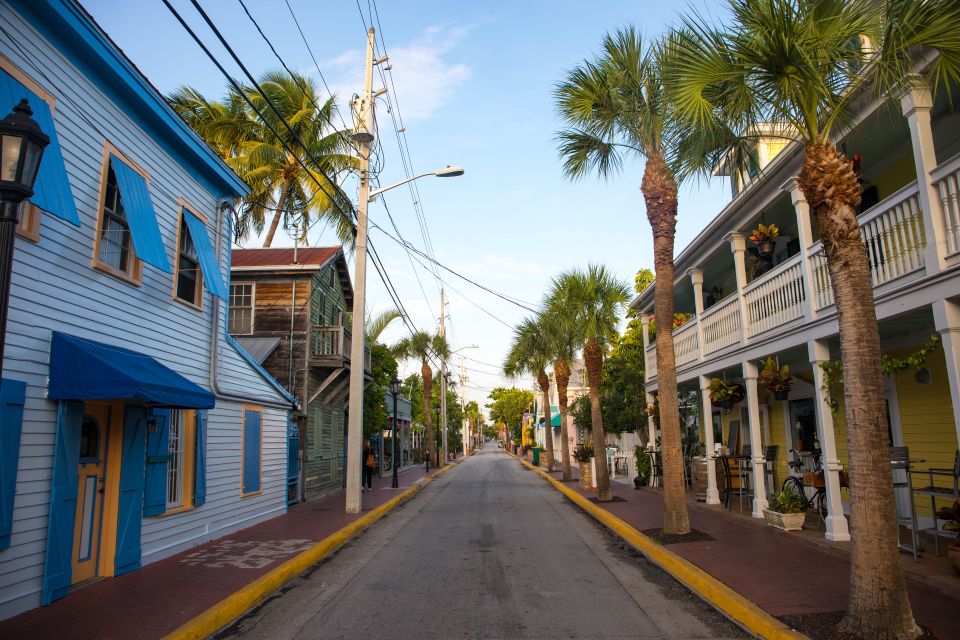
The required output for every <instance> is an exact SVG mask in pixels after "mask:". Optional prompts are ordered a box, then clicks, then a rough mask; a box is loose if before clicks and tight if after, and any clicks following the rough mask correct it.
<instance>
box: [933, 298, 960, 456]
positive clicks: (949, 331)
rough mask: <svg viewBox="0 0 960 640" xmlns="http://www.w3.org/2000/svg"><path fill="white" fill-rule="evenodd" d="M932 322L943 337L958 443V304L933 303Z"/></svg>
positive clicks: (959, 411) (959, 368)
mask: <svg viewBox="0 0 960 640" xmlns="http://www.w3.org/2000/svg"><path fill="white" fill-rule="evenodd" d="M933 322H934V325H935V326H936V327H937V332H938V333H939V334H940V337H941V338H942V339H943V357H944V358H945V359H946V361H947V379H948V381H949V383H950V403H951V404H952V405H953V426H954V427H956V430H957V442H958V443H960V305H958V304H957V303H956V302H951V301H950V300H941V301H939V302H935V303H934V304H933Z"/></svg>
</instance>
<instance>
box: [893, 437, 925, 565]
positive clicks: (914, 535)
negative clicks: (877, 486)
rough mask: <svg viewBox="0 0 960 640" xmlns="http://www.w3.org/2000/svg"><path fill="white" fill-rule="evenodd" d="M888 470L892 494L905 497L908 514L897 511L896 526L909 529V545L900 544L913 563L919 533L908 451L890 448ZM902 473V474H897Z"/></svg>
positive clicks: (917, 550) (917, 554)
mask: <svg viewBox="0 0 960 640" xmlns="http://www.w3.org/2000/svg"><path fill="white" fill-rule="evenodd" d="M890 470H891V472H892V473H893V492H894V495H896V493H897V490H898V489H899V490H900V494H901V495H903V496H904V497H905V500H906V502H907V510H908V513H906V514H904V513H900V510H899V509H897V526H901V527H909V529H910V542H911V545H910V546H907V545H904V544H900V545H899V546H900V548H901V549H902V550H903V551H909V552H911V553H912V554H913V561H914V562H917V561H918V560H919V559H920V532H919V529H918V527H917V509H916V506H915V505H914V504H913V478H912V477H911V473H910V450H909V449H908V448H907V447H891V448H890ZM898 472H902V473H898Z"/></svg>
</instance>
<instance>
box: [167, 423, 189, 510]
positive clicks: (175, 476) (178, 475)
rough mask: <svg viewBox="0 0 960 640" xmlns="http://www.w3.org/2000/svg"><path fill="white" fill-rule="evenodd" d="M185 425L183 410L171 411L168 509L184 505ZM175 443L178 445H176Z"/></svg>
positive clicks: (168, 439)
mask: <svg viewBox="0 0 960 640" xmlns="http://www.w3.org/2000/svg"><path fill="white" fill-rule="evenodd" d="M185 426H186V420H185V419H184V415H183V411H171V412H170V427H169V429H170V432H169V435H168V437H167V453H168V454H169V455H170V459H169V460H168V461H167V510H171V509H179V508H180V507H182V506H183V480H184V478H183V471H184V463H185V462H186V452H187V449H186V442H185V438H184V436H185V435H186V429H185V428H184V427H185ZM174 436H176V439H174ZM175 443H176V446H174V444H175ZM171 494H174V495H171Z"/></svg>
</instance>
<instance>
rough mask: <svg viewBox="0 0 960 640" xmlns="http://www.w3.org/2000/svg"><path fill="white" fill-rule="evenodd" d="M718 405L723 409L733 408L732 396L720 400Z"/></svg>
mask: <svg viewBox="0 0 960 640" xmlns="http://www.w3.org/2000/svg"><path fill="white" fill-rule="evenodd" d="M720 406H721V407H723V408H724V409H733V398H727V399H726V400H722V401H721V402H720Z"/></svg>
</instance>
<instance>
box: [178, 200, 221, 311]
mask: <svg viewBox="0 0 960 640" xmlns="http://www.w3.org/2000/svg"><path fill="white" fill-rule="evenodd" d="M181 211H182V212H183V219H184V220H186V222H187V229H189V231H190V238H191V239H192V240H193V246H194V248H195V249H196V250H197V258H198V259H199V260H200V271H202V272H203V284H204V286H206V287H207V291H209V292H210V293H212V294H213V295H215V296H217V297H218V298H222V299H223V300H229V299H230V293H229V292H228V291H227V287H226V286H224V284H223V278H221V277H220V263H219V262H217V255H216V254H215V253H214V251H213V245H212V244H210V236H208V235H207V225H205V224H204V223H203V221H202V220H201V219H200V218H198V217H197V216H195V215H193V214H192V213H190V212H189V211H187V210H186V209H181Z"/></svg>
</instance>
